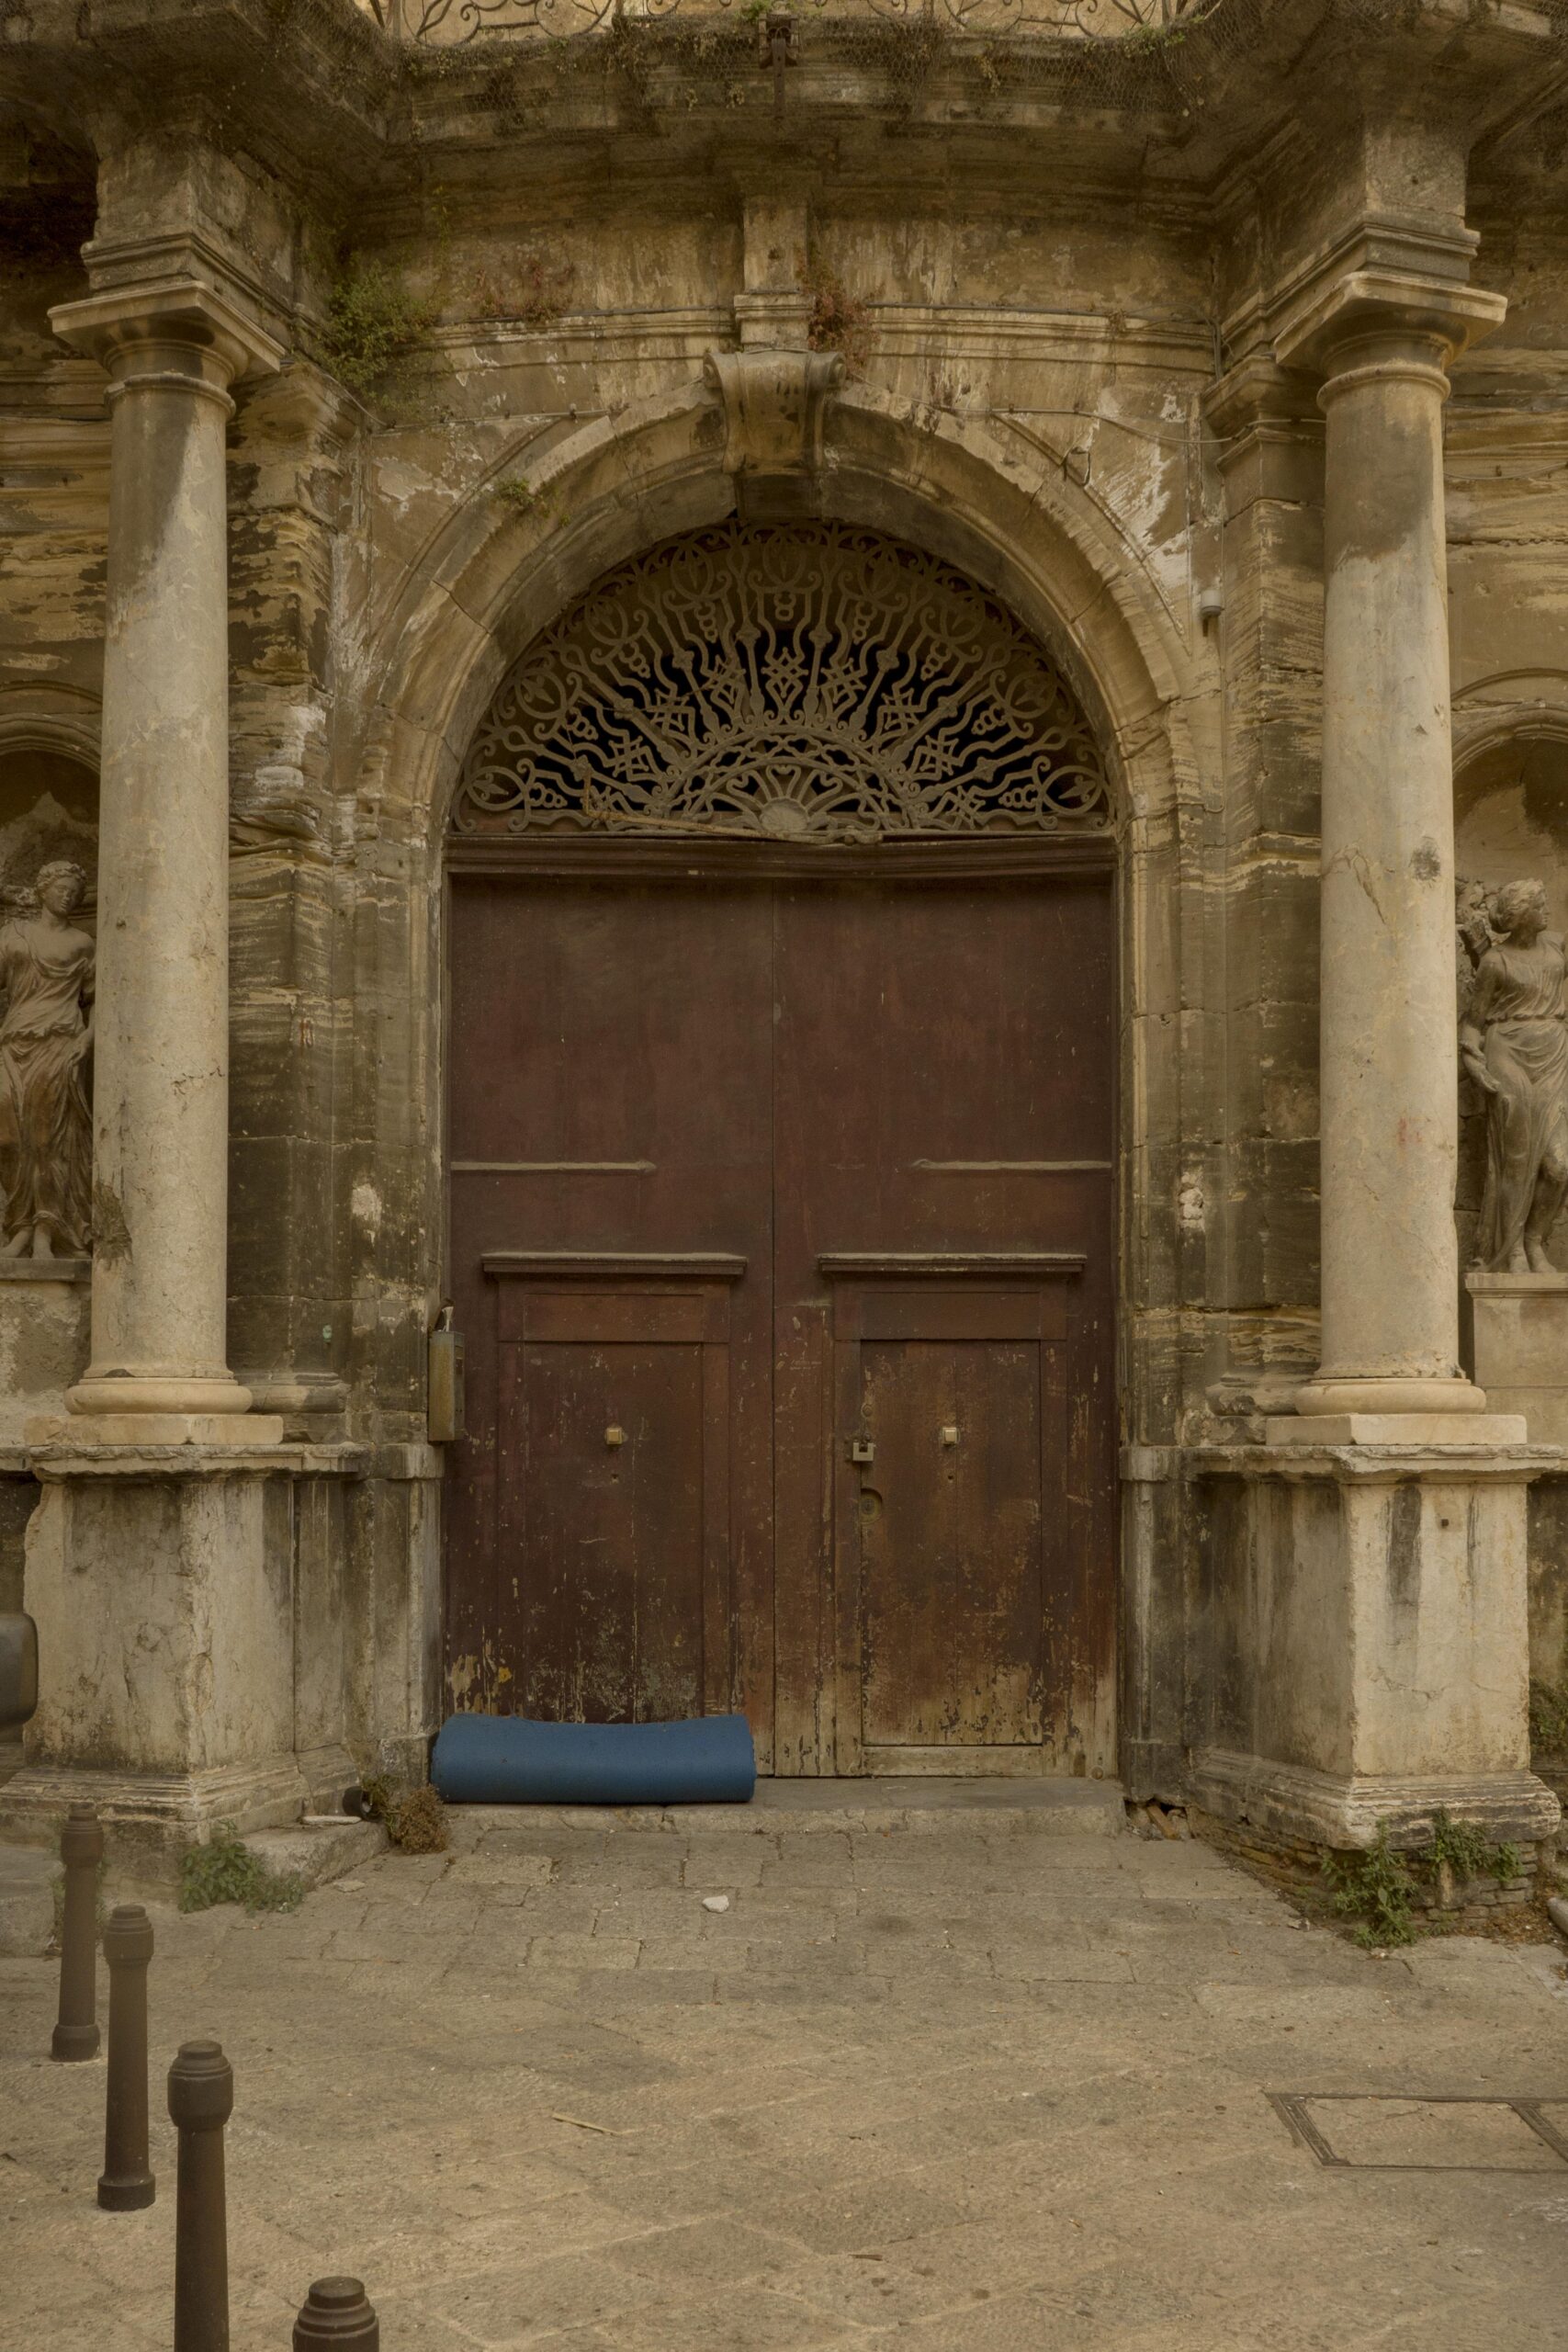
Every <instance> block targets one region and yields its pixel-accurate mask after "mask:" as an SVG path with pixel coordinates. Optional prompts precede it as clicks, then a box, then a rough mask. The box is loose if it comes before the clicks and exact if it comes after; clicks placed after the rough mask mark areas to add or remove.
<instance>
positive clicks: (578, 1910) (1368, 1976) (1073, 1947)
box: [0, 1811, 1568, 2352]
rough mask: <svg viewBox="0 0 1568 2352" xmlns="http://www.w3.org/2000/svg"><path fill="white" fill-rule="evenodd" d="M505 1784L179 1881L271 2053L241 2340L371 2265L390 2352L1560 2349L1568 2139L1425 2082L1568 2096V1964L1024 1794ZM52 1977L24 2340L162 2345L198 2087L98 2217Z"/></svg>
mask: <svg viewBox="0 0 1568 2352" xmlns="http://www.w3.org/2000/svg"><path fill="white" fill-rule="evenodd" d="M491 1819H493V1816H481V1817H479V1818H477V1819H476V1818H472V1817H470V1818H468V1819H467V1820H466V1821H465V1822H464V1824H463V1827H462V1830H461V1833H460V1834H461V1836H462V1838H463V1840H464V1843H465V1845H466V1846H467V1847H468V1849H469V1850H461V1851H458V1852H456V1853H454V1854H452V1855H450V1856H443V1857H439V1858H430V1859H428V1860H410V1859H406V1858H402V1857H399V1856H396V1855H388V1856H385V1857H383V1858H381V1859H378V1860H375V1861H372V1862H370V1863H369V1864H367V1865H366V1866H364V1867H362V1868H361V1869H359V1870H358V1871H355V1874H354V1876H353V1878H352V1879H351V1880H350V1881H349V1882H348V1883H344V1884H340V1885H338V1886H335V1887H329V1888H325V1889H322V1890H321V1891H320V1892H318V1893H316V1894H312V1895H310V1897H309V1898H308V1900H307V1902H306V1904H305V1905H304V1907H303V1909H302V1910H300V1911H299V1912H298V1913H296V1914H294V1915H293V1916H291V1917H266V1918H262V1919H259V1920H254V1921H253V1920H249V1919H247V1918H245V1917H243V1915H242V1914H240V1913H237V1912H235V1911H232V1910H227V1911H222V1912H212V1913H208V1914H206V1915H203V1916H201V1917H194V1918H180V1917H177V1916H175V1915H174V1914H160V1915H159V1917H158V1923H157V1924H158V1937H159V1951H158V1956H157V1958H156V1960H155V1962H154V1964H153V1976H154V1986H155V1999H154V2011H153V2046H154V2050H155V2052H156V2053H157V2062H158V2073H159V2075H161V2072H162V2066H163V2064H164V2063H165V2062H166V2059H167V2057H168V2055H169V2054H171V2053H172V2052H173V2049H174V2047H175V2043H176V2041H179V2040H180V2039H182V2038H185V2037H186V2036H189V2035H193V2034H196V2033H201V2032H206V2033H213V2034H216V2035H217V2036H218V2037H219V2038H220V2040H221V2041H222V2042H223V2043H224V2046H225V2047H226V2049H227V2050H228V2051H229V2052H230V2054H231V2057H232V2059H233V2061H234V2064H235V2071H236V2075H237V2083H238V2090H237V2105H236V2111H235V2118H234V2122H233V2124H232V2126H231V2132H230V2142H229V2177H230V2202H231V2273H232V2286H233V2294H232V2301H233V2314H234V2334H233V2341H234V2352H282V2347H284V2346H287V2345H288V2340H289V2327H290V2321H291V2316H292V2312H293V2311H294V2309H295V2308H296V2306H297V2305H298V2303H299V2300H300V2298H301V2296H302V2293H303V2290H304V2288H305V2285H306V2283H307V2282H308V2280H309V2279H310V2278H312V2277H314V2276H318V2275H320V2274H321V2273H322V2272H326V2271H331V2270H333V2269H350V2270H354V2271H357V2272H359V2273H360V2274H361V2275H362V2276H363V2277H364V2278H366V2280H367V2283H368V2285H369V2288H370V2291H371V2294H372V2297H373V2299H374V2301H376V2303H377V2305H378V2309H379V2311H380V2313H381V2321H382V2343H383V2346H385V2352H470V2347H472V2346H513V2345H519V2346H521V2345H526V2346H549V2347H551V2352H611V2348H613V2352H796V2347H800V2352H804V2347H807V2346H846V2347H852V2346H861V2345H867V2346H883V2345H885V2344H890V2345H894V2346H898V2347H901V2348H902V2352H971V2347H974V2352H981V2348H982V2347H983V2352H1013V2347H1027V2352H1055V2347H1058V2346H1060V2347H1064V2352H1066V2347H1071V2352H1103V2348H1104V2347H1110V2346H1116V2347H1117V2348H1118V2352H1222V2347H1223V2352H1248V2347H1252V2346H1259V2347H1262V2346H1267V2347H1268V2352H1308V2347H1314V2352H1316V2347H1323V2348H1324V2352H1343V2347H1348V2346H1357V2347H1360V2346H1374V2345H1375V2346H1387V2347H1401V2348H1402V2352H1403V2347H1410V2352H1415V2348H1416V2346H1420V2347H1421V2352H1449V2347H1460V2346H1464V2347H1470V2346H1476V2347H1480V2346H1485V2347H1487V2352H1527V2348H1528V2347H1533V2346H1542V2347H1544V2346H1552V2347H1553V2352H1561V2347H1562V2344H1563V2342H1564V2338H1565V2335H1568V2164H1565V2163H1564V2162H1563V2161H1562V2158H1561V2157H1559V2156H1558V2155H1556V2154H1553V2153H1552V2150H1551V2147H1550V2146H1549V2145H1548V2144H1547V2143H1545V2142H1544V2141H1542V2140H1541V2139H1540V2138H1539V2137H1537V2136H1535V2135H1533V2134H1532V2132H1531V2131H1530V2130H1529V2127H1528V2125H1527V2124H1525V2123H1524V2122H1523V2121H1521V2120H1519V2118H1518V2117H1517V2115H1516V2114H1514V2113H1513V2112H1512V2111H1510V2110H1509V2109H1506V2108H1505V2109H1496V2108H1470V2107H1466V2108H1447V2109H1445V2108H1422V2107H1420V2106H1419V2105H1413V2104H1411V2102H1412V2101H1418V2100H1419V2099H1420V2098H1422V2096H1423V2095H1430V2094H1433V2093H1480V2094H1495V2095H1503V2094H1506V2095H1515V2096H1534V2097H1537V2098H1545V2099H1547V2100H1549V2101H1554V2102H1556V2104H1555V2106H1549V2107H1548V2108H1547V2109H1544V2110H1543V2114H1544V2115H1545V2117H1546V2118H1547V2119H1548V2120H1551V2119H1555V2121H1556V2124H1557V2126H1558V2128H1559V2129H1560V2130H1568V1996H1565V1988H1564V1986H1563V1985H1562V1976H1561V1956H1560V1955H1557V1954H1553V1953H1547V1952H1542V1951H1529V1950H1526V1951H1520V1950H1517V1949H1510V1948H1507V1947H1505V1946H1501V1945H1494V1944H1482V1943H1477V1942H1472V1941H1469V1940H1459V1939H1455V1940H1451V1941H1447V1942H1433V1943H1429V1944H1427V1945H1426V1946H1424V1947H1423V1948H1421V1949H1420V1950H1418V1951H1416V1952H1415V1953H1414V1954H1413V1955H1408V1956H1405V1957H1397V1958H1389V1959H1381V1960H1380V1959H1373V1958H1370V1957H1367V1956H1364V1955H1362V1954H1360V1953H1359V1952H1357V1951H1353V1950H1352V1949H1350V1948H1349V1947H1348V1946H1347V1945H1346V1944H1344V1943H1343V1942H1341V1941H1339V1940H1338V1939H1336V1938H1334V1937H1332V1936H1330V1935H1328V1934H1325V1933H1324V1932H1322V1931H1320V1930H1317V1929H1313V1928H1303V1927H1300V1926H1298V1925H1296V1924H1294V1921H1293V1915H1292V1912H1291V1910H1290V1908H1289V1907H1288V1905H1285V1904H1284V1903H1283V1902H1281V1901H1280V1899H1279V1898H1277V1897H1276V1896H1275V1895H1273V1894H1270V1893H1269V1892H1268V1891H1267V1890H1265V1889H1263V1888H1260V1887H1259V1886H1258V1885H1256V1884H1255V1883H1253V1882H1252V1881H1251V1880H1250V1879H1248V1878H1247V1877H1245V1876H1243V1875H1241V1874H1239V1873H1238V1872H1237V1871H1235V1869H1234V1868H1233V1867H1232V1866H1231V1865H1229V1864H1228V1863H1226V1862H1224V1861H1223V1860H1221V1859H1219V1858H1218V1857H1217V1856H1216V1855H1214V1854H1213V1853H1212V1852H1210V1851H1209V1850H1207V1849H1205V1848H1203V1847H1201V1846H1198V1845H1193V1844H1182V1845H1151V1844H1144V1843H1139V1842H1137V1841H1135V1840H1134V1839H1132V1838H1095V1837H1089V1836H1060V1835H1054V1834H1050V1828H1049V1826H1047V1824H1046V1817H1045V1816H1043V1815H1029V1814H1028V1813H1024V1812H1018V1813H1013V1814H1010V1815H1001V1814H998V1815H991V1814H987V1813H984V1812H974V1811H963V1812H953V1813H940V1812H939V1813H932V1814H930V1815H925V1816H923V1817H917V1823H916V1826H889V1825H888V1824H887V1823H884V1824H882V1825H880V1826H879V1825H877V1824H876V1823H875V1822H874V1821H873V1822H872V1823H870V1824H869V1825H868V1826H864V1827H861V1828H856V1829H835V1828H833V1827H830V1826H818V1827H809V1826H802V1824H801V1822H799V1821H797V1820H795V1819H794V1818H792V1817H791V1816H789V1815H785V1814H780V1813H772V1814H766V1813H756V1814H753V1815H750V1816H749V1817H747V1818H746V1820H745V1821H744V1822H739V1821H738V1822H737V1823H736V1824H735V1826H729V1827H727V1828H723V1829H710V1828H707V1827H700V1828H698V1829H697V1830H696V1832H695V1833H694V1834H691V1833H686V1832H676V1831H671V1830H668V1829H667V1830H662V1831H660V1830H659V1829H653V1828H629V1827H624V1826H622V1827H615V1826H605V1825H604V1821H603V1819H602V1818H600V1819H599V1820H596V1821H594V1822H593V1823H592V1825H591V1826H568V1825H567V1824H564V1823H552V1824H551V1826H549V1827H547V1828H536V1827H534V1826H530V1825H528V1824H526V1823H524V1824H514V1825H513V1826H510V1827H508V1828H504V1829H494V1828H487V1827H486V1822H487V1821H488V1820H491ZM719 1894H727V1895H728V1897H729V1907H728V1910H725V1911H722V1912H716V1911H710V1910H707V1909H705V1907H704V1902H703V1898H704V1897H705V1896H710V1895H719ZM111 1895H112V1890H111ZM53 1998H54V1970H53V1967H52V1965H51V1963H48V1962H39V1961H10V1962H5V1963H3V1964H0V2053H3V2064H0V2119H3V2121H0V2146H3V2147H4V2150H5V2154H4V2157H0V2237H3V2243H4V2245H5V2246H6V2256H5V2259H4V2261H3V2263H0V2272H3V2275H4V2279H5V2284H4V2287H3V2288H0V2340H3V2341H4V2343H5V2345H6V2347H7V2352H13V2348H14V2352H88V2347H91V2352H119V2348H120V2347H123V2352H143V2347H152V2346H159V2347H161V2348H163V2352H166V2346H167V2345H168V2342H169V2327H170V2310H171V2296H170V2282H171V2278H172V2246H173V2230H174V2198H173V2193H172V2192H173V2186H174V2182H173V2147H172V2139H171V2135H170V2132H169V2131H168V2127H167V2125H166V2124H164V2122H163V2121H162V2120H161V2119H162V2093H161V2084H160V2085H158V2086H155V2091H154V2100H155V2108H154V2112H155V2117H156V2118H157V2119H158V2120H156V2121H155V2134H154V2136H155V2146H154V2162H155V2164H156V2165H158V2167H159V2170H160V2174H161V2187H160V2195H159V2199H158V2202H157V2205H156V2206H155V2207H154V2208H153V2210H152V2211H150V2212H148V2213H144V2214H138V2215H110V2214H105V2213H100V2212H99V2211H98V2210H97V2208H96V2204H95V2202H94V2186H95V2182H96V2175H97V2172H98V2169H99V2164H100V2158H101V2140H100V2137H99V2135H100V2132H101V2114H102V2098H103V2079H104V2078H103V2071H102V2066H101V2064H95V2065H91V2066H74V2067H62V2066H56V2065H52V2064H50V2063H49V2062H48V2060H47V2058H46V2057H45V2056H44V2055H43V2054H42V2053H44V2052H46V2050H47V2047H48V2040H49V2028H50V2024H51V2019H52V2015H53ZM1269 2091H1279V2092H1322V2091H1350V2092H1355V2093H1358V2094H1371V2093H1376V2094H1389V2093H1392V2094H1396V2095H1403V2096H1402V2097H1400V2098H1395V2099H1394V2100H1393V2102H1392V2103H1382V2102H1380V2103H1371V2102H1370V2101H1369V2102H1366V2103H1361V2102H1348V2103H1344V2104H1341V2105H1338V2106H1334V2105H1331V2104H1330V2103H1327V2102H1325V2103H1324V2104H1322V2105H1321V2106H1319V2107H1318V2108H1316V2109H1312V2110H1310V2114H1311V2117H1312V2119H1313V2120H1315V2121H1316V2122H1317V2124H1318V2125H1319V2126H1320V2127H1322V2128H1323V2129H1324V2130H1325V2132H1327V2133H1328V2134H1330V2135H1331V2137H1330V2144H1331V2145H1335V2146H1337V2148H1338V2149H1339V2151H1340V2152H1341V2153H1344V2154H1350V2155H1353V2156H1359V2157H1362V2158H1367V2157H1373V2158H1377V2157H1382V2158H1383V2159H1385V2160H1386V2159H1388V2158H1390V2157H1392V2158H1393V2159H1395V2160H1403V2161H1406V2162H1408V2161H1411V2160H1415V2161H1416V2162H1419V2163H1424V2164H1427V2165H1436V2166H1437V2167H1438V2168H1436V2169H1426V2170H1386V2169H1385V2170H1378V2169H1364V2168H1333V2169H1330V2168H1325V2166H1324V2165H1322V2164H1320V2162H1319V2161H1318V2159H1317V2157H1316V2156H1315V2155H1314V2154H1313V2153H1312V2152H1311V2150H1310V2149H1309V2148H1308V2147H1307V2146H1305V2145H1304V2144H1303V2143H1302V2142H1301V2141H1299V2140H1298V2139H1296V2138H1294V2137H1292V2132H1291V2131H1290V2130H1289V2128H1288V2127H1287V2125H1286V2123H1285V2122H1284V2121H1283V2120H1281V2119H1280V2115H1279V2114H1278V2113H1277V2111H1276V2109H1274V2108H1273V2107H1272V2106H1271V2105H1270V2104H1269V2099H1268V2098H1267V2097H1266V2096H1265V2094H1266V2093H1268V2092H1269ZM1456 2159H1457V2162H1456ZM1503 2166H1518V2167H1521V2168H1519V2169H1504V2168H1501V2167H1503Z"/></svg>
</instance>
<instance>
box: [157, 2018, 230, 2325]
mask: <svg viewBox="0 0 1568 2352" xmlns="http://www.w3.org/2000/svg"><path fill="white" fill-rule="evenodd" d="M233 2109H234V2070H233V2068H232V2067H231V2065H230V2064H229V2061H228V2060H227V2058H225V2057H224V2055H223V2052H222V2051H221V2050H220V2047H219V2045H218V2043H217V2042H216V2041H184V2042H182V2043H181V2044H180V2051H179V2055H178V2057H177V2058H176V2059H175V2063H174V2064H173V2065H172V2066H171V2067H170V2069H169V2116H170V2120H171V2121H172V2122H173V2123H174V2125H175V2129H176V2131H178V2132H179V2135H180V2154H179V2170H178V2173H177V2175H176V2178H175V2352H229V2219H228V2213H227V2211H226V2209H225V2205H224V2195H223V2126H224V2125H225V2123H227V2122H228V2120H229V2118H230V2116H231V2114H232V2112H233Z"/></svg>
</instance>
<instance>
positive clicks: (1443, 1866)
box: [1323, 1806, 1520, 1949]
mask: <svg viewBox="0 0 1568 2352" xmlns="http://www.w3.org/2000/svg"><path fill="white" fill-rule="evenodd" d="M1519 1867H1520V1859H1519V1849H1518V1848H1517V1846H1513V1845H1510V1844H1508V1843H1507V1842H1506V1840H1505V1841H1504V1842H1503V1843H1502V1844H1500V1845H1494V1844H1493V1842H1492V1840H1491V1839H1490V1838H1488V1837H1487V1835H1486V1832H1485V1831H1484V1830H1483V1829H1482V1828H1480V1827H1479V1826H1477V1825H1476V1824H1475V1823H1474V1822H1473V1821H1455V1820H1453V1819H1452V1818H1451V1816H1450V1815H1449V1814H1447V1813H1445V1812H1444V1811H1443V1809H1442V1808H1441V1806H1439V1807H1438V1811H1437V1812H1436V1813H1435V1814H1434V1815H1432V1838H1431V1843H1430V1844H1429V1845H1427V1846H1422V1847H1418V1848H1416V1849H1414V1850H1413V1851H1410V1852H1407V1853H1395V1852H1394V1850H1393V1848H1392V1847H1391V1846H1390V1844H1389V1842H1388V1823H1387V1822H1386V1821H1380V1822H1379V1824H1378V1835H1377V1843H1376V1845H1374V1846H1371V1847H1369V1848H1368V1849H1367V1850H1366V1851H1365V1852H1364V1853H1359V1854H1325V1856H1324V1860H1323V1871H1324V1876H1325V1878H1326V1879H1327V1881H1328V1883H1329V1885H1330V1886H1331V1888H1332V1889H1333V1890H1334V1907H1335V1909H1336V1910H1337V1912H1339V1913H1340V1915H1341V1916H1342V1917H1346V1918H1353V1919H1359V1921H1360V1925H1359V1927H1358V1928H1357V1929H1356V1941H1357V1942H1358V1943H1359V1944H1365V1945H1366V1946H1368V1947H1369V1949H1371V1947H1373V1946H1386V1945H1391V1944H1408V1943H1414V1942H1415V1940H1416V1934H1417V1932H1418V1930H1417V1928H1416V1921H1415V1919H1414V1917H1413V1916H1412V1912H1413V1906H1414V1904H1415V1899H1416V1894H1417V1893H1418V1891H1419V1890H1420V1889H1421V1888H1422V1887H1427V1886H1436V1885H1439V1884H1440V1882H1441V1874H1442V1873H1443V1872H1444V1871H1448V1872H1450V1873H1451V1876H1452V1878H1453V1879H1454V1880H1456V1881H1459V1882H1461V1883H1463V1882H1465V1881H1468V1880H1470V1879H1476V1878H1492V1879H1499V1880H1507V1879H1512V1878H1517V1876H1518V1873H1519ZM1444 1899H1445V1900H1447V1897H1446V1895H1445V1897H1444Z"/></svg>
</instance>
